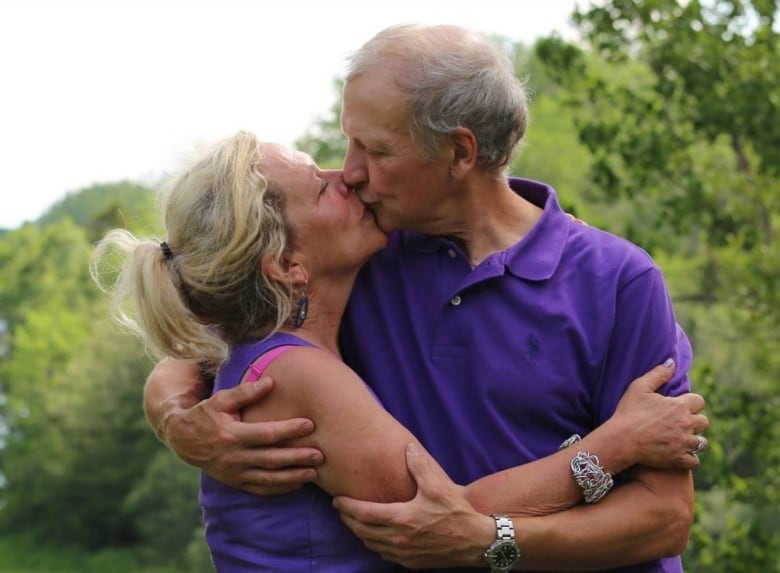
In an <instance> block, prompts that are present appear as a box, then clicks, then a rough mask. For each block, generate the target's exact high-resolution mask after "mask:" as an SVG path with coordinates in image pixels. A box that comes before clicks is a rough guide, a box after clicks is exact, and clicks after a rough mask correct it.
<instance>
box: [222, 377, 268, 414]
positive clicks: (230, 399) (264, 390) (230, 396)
mask: <svg viewBox="0 0 780 573" xmlns="http://www.w3.org/2000/svg"><path fill="white" fill-rule="evenodd" d="M272 389H273V380H271V378H269V377H268V376H264V377H263V378H261V379H260V380H258V381H257V382H245V383H243V384H239V385H238V386H236V387H235V388H229V389H227V390H221V391H219V392H217V393H216V394H214V395H213V396H212V397H211V401H212V404H213V406H214V407H215V408H216V409H217V410H219V411H221V412H229V413H236V412H239V411H240V410H242V409H244V408H246V407H247V406H249V405H250V404H253V403H254V402H257V401H258V400H261V399H263V398H264V397H265V396H267V395H268V393H269V392H270V391H271V390H272Z"/></svg>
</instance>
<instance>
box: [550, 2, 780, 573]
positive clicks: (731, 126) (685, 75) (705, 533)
mask: <svg viewBox="0 0 780 573" xmlns="http://www.w3.org/2000/svg"><path fill="white" fill-rule="evenodd" d="M759 15H761V16H760V17H759ZM777 15H778V3H777V2H773V1H768V2H763V1H762V2H748V1H737V0H723V1H721V0H712V1H709V2H698V1H692V2H674V1H671V0H613V1H611V2H606V3H604V4H599V5H597V6H591V7H590V8H588V9H587V10H585V11H582V12H579V13H578V14H577V15H576V17H575V21H576V22H577V23H578V25H579V27H580V29H581V30H582V32H583V34H584V35H585V37H586V38H587V39H588V40H589V42H590V45H591V46H592V49H591V50H585V49H583V48H581V47H578V46H575V45H571V44H567V43H566V42H563V41H561V40H560V39H559V38H555V37H553V38H549V39H545V40H544V41H541V42H539V43H538V44H537V46H536V55H537V57H538V58H539V59H540V61H542V62H543V63H544V64H545V65H546V66H547V67H548V71H547V77H548V78H552V79H553V80H554V81H555V82H556V83H557V84H558V87H557V89H558V90H559V91H560V92H563V93H566V94H567V95H568V98H566V97H563V98H562V99H561V100H560V101H562V102H564V103H565V104H566V105H568V106H570V107H571V108H572V109H573V110H575V111H576V113H577V115H576V118H575V124H576V127H577V131H578V136H579V140H580V141H581V142H582V143H583V144H584V145H585V146H586V147H587V149H588V151H589V152H590V154H591V158H592V164H591V167H590V172H589V176H588V177H587V178H586V179H587V185H588V189H587V190H586V192H585V194H584V198H585V199H586V200H587V202H588V203H589V206H590V207H591V208H598V210H599V211H600V212H601V213H603V214H605V215H608V216H607V217H606V218H595V219H588V220H589V222H591V223H594V222H595V224H597V225H599V226H602V227H604V228H607V229H608V230H612V231H615V232H618V233H620V234H623V235H626V236H627V237H628V238H630V239H632V240H634V241H635V242H638V243H639V244H641V245H642V246H644V247H646V248H648V249H650V250H652V251H653V253H654V254H655V256H656V259H657V260H658V261H659V263H660V264H661V266H662V268H664V270H665V273H666V275H667V278H668V280H669V284H670V288H671V291H672V294H673V296H674V298H675V300H676V302H677V305H676V306H677V310H678V314H679V318H680V321H681V322H682V324H683V326H684V327H685V328H686V331H687V332H688V333H689V335H690V336H691V339H692V341H693V344H694V350H695V356H696V360H695V363H694V364H695V365H694V371H693V372H692V380H693V382H694V385H695V389H696V390H697V391H699V392H700V393H702V394H703V395H704V396H705V397H706V399H707V403H708V409H707V414H708V415H709V417H710V419H711V422H712V424H711V429H710V431H708V437H709V438H710V443H711V448H710V450H709V451H708V452H707V453H706V454H704V455H703V456H702V467H701V468H700V469H699V470H697V472H696V473H695V478H696V485H697V491H698V496H697V514H696V515H697V521H696V524H695V526H694V530H693V534H692V542H691V545H690V548H689V550H688V551H687V552H686V554H685V555H684V558H685V562H686V570H690V571H707V572H712V571H714V572H720V571H722V572H724V573H725V572H727V571H728V572H730V571H762V572H768V571H780V560H779V559H778V555H780V509H778V508H780V473H778V471H777V469H778V467H780V450H778V448H777V443H778V440H780V419H778V417H777V415H776V412H777V408H778V405H780V403H779V402H778V400H780V398H778V396H780V355H778V353H777V348H778V343H780V333H778V330H777V325H778V324H780V296H779V295H778V287H777V285H778V284H780V257H778V251H777V249H778V247H777V234H778V230H779V229H778V223H779V222H780V219H779V218H778V212H780V209H779V207H780V181H779V180H778V175H779V174H780V157H779V156H778V153H779V150H780V123H779V122H778V121H777V118H778V106H779V105H780V92H778V86H780V82H778V79H779V78H778V75H779V74H780V66H778V64H777V62H778V61H780V59H779V58H778V53H777V50H778V48H777V46H778V31H777V27H776V26H774V27H773V23H774V22H775V21H776V18H777ZM626 72H629V73H626ZM586 219H587V217H586Z"/></svg>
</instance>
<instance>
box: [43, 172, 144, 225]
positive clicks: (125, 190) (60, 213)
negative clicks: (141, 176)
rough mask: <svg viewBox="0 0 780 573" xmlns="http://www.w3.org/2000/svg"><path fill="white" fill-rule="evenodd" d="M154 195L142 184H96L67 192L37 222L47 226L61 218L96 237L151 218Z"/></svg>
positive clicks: (125, 182)
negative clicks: (73, 222)
mask: <svg viewBox="0 0 780 573" xmlns="http://www.w3.org/2000/svg"><path fill="white" fill-rule="evenodd" d="M154 208H155V195H154V193H153V192H152V191H151V190H150V189H149V188H148V187H145V186H143V185H138V184H136V183H131V182H129V181H122V182H119V183H110V184H98V185H93V186H91V187H88V188H86V189H82V190H80V191H78V192H77V193H69V194H68V195H67V196H66V197H65V198H64V199H62V200H61V201H58V202H57V203H55V204H54V205H53V206H52V207H51V208H50V209H49V210H48V211H47V213H46V214H45V215H44V216H43V217H41V218H40V220H39V221H38V223H39V224H40V225H49V224H51V223H54V222H56V221H59V220H61V219H64V218H70V219H73V221H75V222H76V223H77V224H78V225H80V226H82V227H85V228H87V229H90V230H91V233H90V235H91V239H92V240H96V239H97V238H98V237H101V236H102V235H103V233H104V232H105V231H106V230H108V229H110V228H114V227H124V228H129V229H135V228H137V227H138V226H139V224H141V225H142V226H144V225H146V224H148V222H149V221H153V220H154V215H153V214H154Z"/></svg>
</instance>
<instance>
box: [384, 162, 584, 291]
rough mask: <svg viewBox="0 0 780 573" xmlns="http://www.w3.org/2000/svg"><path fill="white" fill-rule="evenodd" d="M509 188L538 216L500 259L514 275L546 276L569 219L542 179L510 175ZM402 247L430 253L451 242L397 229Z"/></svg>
mask: <svg viewBox="0 0 780 573" xmlns="http://www.w3.org/2000/svg"><path fill="white" fill-rule="evenodd" d="M509 186H510V187H511V188H512V190H513V191H514V192H515V193H517V194H518V195H520V196H521V197H523V198H524V199H526V200H527V201H530V202H531V203H533V204H534V205H536V206H537V207H540V208H541V209H542V210H543V211H542V216H541V217H540V218H539V221H537V223H536V225H534V227H533V228H532V229H531V231H530V232H529V233H528V235H526V236H525V237H524V238H523V239H522V240H521V241H520V242H518V243H517V244H515V245H513V246H511V247H509V248H508V249H507V250H505V251H503V252H502V253H499V254H498V256H499V257H500V260H501V262H502V263H503V264H504V265H505V266H506V268H507V269H508V270H509V272H511V273H512V274H513V275H515V276H517V277H518V278H522V279H526V280H532V281H541V280H546V279H549V278H550V277H551V276H552V275H553V273H554V272H555V269H556V268H557V267H558V263H559V262H560V260H561V256H562V255H563V250H564V248H565V246H566V240H567V238H568V236H569V225H568V224H566V223H571V221H570V220H569V218H568V216H567V215H566V213H564V211H563V209H561V206H560V204H559V203H558V199H557V197H556V194H555V190H554V189H553V188H552V187H550V186H549V185H547V184H545V183H541V182H539V181H534V180H532V179H523V178H519V177H510V178H509ZM397 233H398V234H399V235H400V239H401V241H402V243H403V245H404V247H406V248H409V249H412V250H414V251H418V252H422V253H434V252H436V251H437V250H439V249H442V248H447V249H448V248H450V247H451V246H452V242H451V241H450V240H449V239H447V238H445V237H437V236H430V235H421V234H419V233H414V232H411V231H398V232H397Z"/></svg>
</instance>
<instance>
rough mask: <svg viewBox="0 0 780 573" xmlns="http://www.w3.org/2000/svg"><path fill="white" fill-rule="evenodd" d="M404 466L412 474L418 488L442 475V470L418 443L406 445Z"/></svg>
mask: <svg viewBox="0 0 780 573" xmlns="http://www.w3.org/2000/svg"><path fill="white" fill-rule="evenodd" d="M406 467H407V468H408V469H409V473H410V474H412V477H413V478H414V481H415V482H416V483H417V486H418V488H423V487H424V486H425V485H426V484H428V483H430V482H431V481H433V480H434V479H435V478H437V477H441V476H444V475H446V474H444V470H442V469H441V466H439V464H437V463H436V461H435V460H434V459H433V457H431V454H429V453H428V452H427V451H426V450H425V448H423V447H422V446H421V445H420V444H416V443H411V444H407V446H406Z"/></svg>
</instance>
